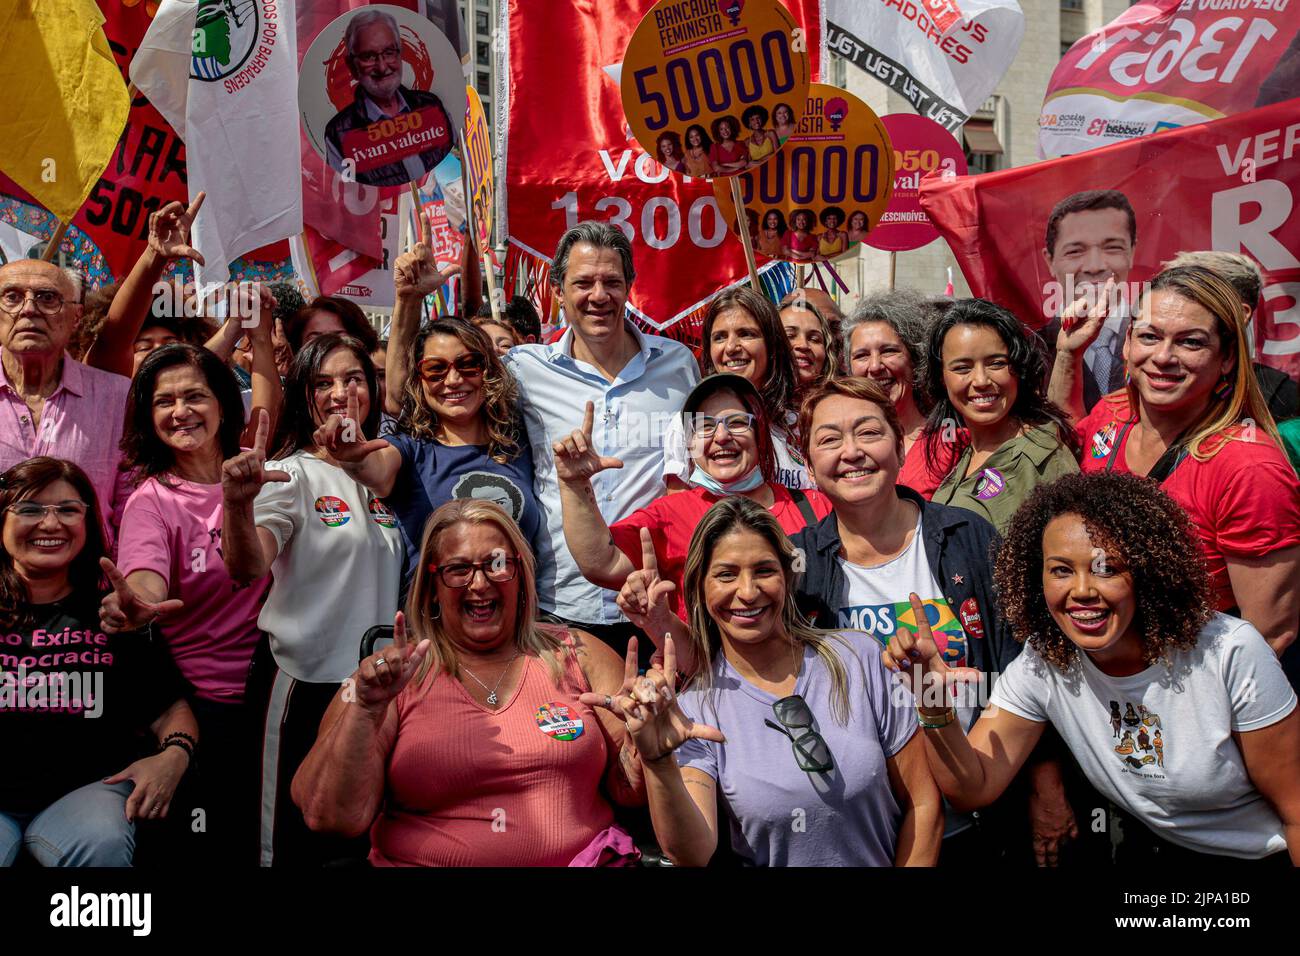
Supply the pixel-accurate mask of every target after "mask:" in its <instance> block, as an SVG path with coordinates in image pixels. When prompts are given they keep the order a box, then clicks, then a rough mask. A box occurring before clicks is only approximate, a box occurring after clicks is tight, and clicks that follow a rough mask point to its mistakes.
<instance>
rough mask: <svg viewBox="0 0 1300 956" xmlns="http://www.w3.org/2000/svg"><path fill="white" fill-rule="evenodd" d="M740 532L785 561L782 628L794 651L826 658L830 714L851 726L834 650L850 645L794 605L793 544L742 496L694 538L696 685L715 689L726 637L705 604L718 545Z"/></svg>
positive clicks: (844, 672) (845, 678)
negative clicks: (717, 662)
mask: <svg viewBox="0 0 1300 956" xmlns="http://www.w3.org/2000/svg"><path fill="white" fill-rule="evenodd" d="M736 529H744V530H748V531H752V532H754V533H755V534H757V535H759V536H760V537H762V538H763V539H764V540H765V541H766V542H767V544H768V545H769V546H770V547H771V549H772V551H773V552H774V553H775V554H776V556H777V560H779V561H780V562H781V571H782V575H783V577H784V578H785V603H784V604H782V606H781V624H782V628H783V630H784V631H785V633H786V635H787V637H788V638H789V640H790V644H791V647H792V648H793V649H795V650H799V651H802V650H803V648H804V647H805V646H807V647H811V648H812V649H813V650H814V651H816V653H817V656H818V657H820V658H821V659H822V663H823V664H825V665H826V670H827V671H828V672H829V674H830V677H831V713H832V715H833V716H834V718H835V720H836V721H837V722H838V723H839V724H841V725H844V724H847V723H848V721H849V717H850V715H851V712H852V708H851V706H850V704H849V674H848V669H847V668H846V667H845V666H844V661H843V659H842V658H841V657H840V654H839V652H838V651H837V650H836V649H835V646H834V645H836V644H839V645H841V646H843V647H845V648H846V649H848V645H847V644H845V642H844V640H843V639H842V638H841V637H840V636H839V635H837V634H836V633H835V632H833V631H824V630H821V629H819V628H815V627H813V626H812V625H811V624H809V623H808V621H807V620H806V619H805V618H804V616H803V614H802V613H800V611H799V608H798V605H796V604H795V600H794V576H795V571H794V545H792V544H791V543H790V539H789V538H787V537H786V535H785V532H784V531H782V530H781V525H780V524H779V523H778V522H777V520H776V518H774V517H773V516H772V514H771V512H769V511H768V510H767V509H766V508H764V507H763V506H762V505H760V504H759V503H758V502H756V501H752V500H751V499H749V498H742V497H740V496H739V495H736V496H733V497H730V498H723V499H722V500H721V501H719V502H718V503H717V504H715V505H714V506H713V507H712V508H710V509H709V511H708V513H707V514H706V515H705V516H704V518H703V519H701V521H700V523H699V526H698V527H696V529H695V533H694V534H693V535H692V536H691V546H690V550H689V551H688V552H687V555H686V573H685V581H684V588H685V595H686V606H687V608H688V609H689V611H690V622H689V623H690V628H691V646H692V648H693V649H694V651H695V659H696V661H698V662H699V668H698V670H697V671H696V674H695V677H694V678H692V685H693V686H697V687H700V688H701V689H703V690H705V691H708V690H711V689H712V687H713V665H714V661H715V659H716V657H717V655H718V653H719V650H720V649H721V646H722V634H721V632H720V631H719V629H718V622H717V621H715V620H714V619H713V617H712V615H710V614H709V609H708V605H707V604H706V603H705V600H704V583H705V578H706V577H707V576H708V571H709V563H710V562H711V561H712V560H713V551H714V549H715V548H716V547H717V544H718V541H719V540H721V539H722V537H723V536H724V535H726V534H728V533H730V532H731V531H734V530H736ZM715 709H716V708H715Z"/></svg>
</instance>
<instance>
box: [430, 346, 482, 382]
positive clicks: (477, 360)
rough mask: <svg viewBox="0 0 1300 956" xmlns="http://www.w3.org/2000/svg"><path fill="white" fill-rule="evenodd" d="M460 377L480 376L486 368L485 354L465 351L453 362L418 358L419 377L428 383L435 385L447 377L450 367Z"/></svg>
mask: <svg viewBox="0 0 1300 956" xmlns="http://www.w3.org/2000/svg"><path fill="white" fill-rule="evenodd" d="M453 368H454V369H455V370H456V371H457V372H459V373H460V375H461V377H462V378H480V377H482V375H483V372H484V371H486V370H487V356H486V355H484V354H483V353H481V352H467V353H465V354H464V355H461V356H458V357H457V358H456V360H455V361H454V362H448V361H446V360H445V359H438V358H427V359H421V360H420V378H422V379H424V381H426V382H428V383H429V384H430V385H436V384H437V383H438V382H441V381H442V380H443V379H445V378H446V377H447V373H448V372H450V371H451V370H452V369H453Z"/></svg>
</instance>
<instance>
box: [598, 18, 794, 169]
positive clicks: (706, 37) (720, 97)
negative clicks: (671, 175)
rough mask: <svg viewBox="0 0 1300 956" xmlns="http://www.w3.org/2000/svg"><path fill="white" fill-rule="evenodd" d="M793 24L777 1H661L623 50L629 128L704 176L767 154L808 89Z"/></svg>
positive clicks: (655, 150) (678, 165)
mask: <svg viewBox="0 0 1300 956" xmlns="http://www.w3.org/2000/svg"><path fill="white" fill-rule="evenodd" d="M797 31H798V24H797V23H796V22H795V19H794V17H792V16H791V15H790V12H789V11H788V10H786V8H785V7H783V6H782V5H781V4H780V3H778V2H777V0H660V2H659V3H656V4H655V5H654V6H653V7H652V8H651V9H650V12H649V13H647V14H646V15H645V18H644V19H643V20H642V21H641V23H640V24H639V25H638V26H637V28H636V32H635V33H633V34H632V39H631V41H630V42H629V43H628V46H627V52H626V53H625V54H624V56H623V78H622V94H623V112H624V114H625V115H626V116H627V122H628V126H629V127H631V129H632V135H633V136H635V137H636V138H637V141H638V142H639V143H640V144H641V146H642V147H643V148H644V149H645V150H646V152H648V153H649V154H650V155H651V156H653V157H654V158H655V159H657V160H658V161H659V162H660V163H661V164H662V165H664V166H665V167H667V168H668V169H671V170H672V171H673V172H677V173H683V174H685V175H687V176H694V177H698V178H701V179H713V178H716V177H722V176H735V175H737V174H738V173H742V172H744V171H745V170H746V169H749V168H751V167H754V166H760V165H762V164H764V163H766V162H767V161H768V160H769V159H771V158H772V156H773V155H775V153H776V151H777V150H778V149H779V148H780V146H781V144H782V143H783V142H785V140H786V138H787V137H789V136H791V135H792V134H793V133H794V132H795V129H796V127H797V126H798V123H799V119H800V117H801V116H802V115H803V108H804V101H805V99H806V98H807V94H808V81H809V79H810V77H811V75H812V73H811V64H810V61H809V58H808V50H807V45H806V43H800V42H799V38H800V37H802V33H799V32H797Z"/></svg>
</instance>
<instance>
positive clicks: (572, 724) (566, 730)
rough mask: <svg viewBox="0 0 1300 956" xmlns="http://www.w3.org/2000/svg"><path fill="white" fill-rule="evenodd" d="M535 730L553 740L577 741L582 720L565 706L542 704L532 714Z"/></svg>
mask: <svg viewBox="0 0 1300 956" xmlns="http://www.w3.org/2000/svg"><path fill="white" fill-rule="evenodd" d="M533 719H534V720H536V721H537V729H538V730H540V731H541V732H542V733H544V734H546V736H548V737H550V738H552V739H553V740H577V739H578V738H579V737H581V736H582V718H581V717H579V716H577V715H576V714H574V713H573V712H572V711H570V710H569V706H568V705H567V704H542V705H541V706H540V707H538V708H537V710H536V712H535V713H534V714H533Z"/></svg>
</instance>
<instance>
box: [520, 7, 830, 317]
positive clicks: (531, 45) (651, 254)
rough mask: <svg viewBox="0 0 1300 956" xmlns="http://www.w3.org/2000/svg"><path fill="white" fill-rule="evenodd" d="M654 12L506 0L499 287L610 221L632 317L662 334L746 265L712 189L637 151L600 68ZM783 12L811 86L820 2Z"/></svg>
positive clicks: (614, 89)
mask: <svg viewBox="0 0 1300 956" xmlns="http://www.w3.org/2000/svg"><path fill="white" fill-rule="evenodd" d="M653 5H654V0H630V2H626V3H597V4H574V3H572V2H570V0H527V2H524V0H508V3H507V8H506V17H507V25H508V31H507V33H508V37H509V48H508V49H509V58H508V59H509V71H510V72H509V77H508V81H507V83H506V84H505V86H506V88H507V89H508V92H509V123H510V125H509V135H508V137H507V144H508V148H507V155H506V175H505V182H506V185H507V193H508V196H509V199H510V207H509V209H508V211H507V212H508V217H507V221H506V226H507V228H508V232H509V235H510V245H511V248H510V254H509V259H508V261H507V264H506V269H507V273H508V277H507V281H509V274H511V273H514V272H515V271H516V270H517V269H519V268H520V267H523V268H527V269H531V270H533V271H534V274H535V275H536V274H537V273H538V272H540V270H539V269H538V266H540V265H542V264H543V263H544V261H545V260H548V259H549V258H550V256H551V255H552V254H553V253H554V251H555V245H556V243H557V242H558V241H559V239H560V236H561V235H562V234H563V233H564V231H565V229H566V228H568V226H570V225H572V224H573V223H575V222H577V221H578V220H580V219H605V220H609V221H610V222H612V223H614V224H615V225H618V226H620V227H621V228H622V229H623V230H624V232H627V233H630V235H631V238H632V247H633V251H634V253H635V256H636V268H637V277H636V282H635V283H633V286H632V293H631V296H630V299H629V301H628V308H629V310H630V311H631V313H632V314H633V315H634V316H636V317H637V318H639V319H640V320H642V321H643V322H644V323H646V324H648V325H649V326H650V327H652V328H654V329H663V330H667V329H669V327H671V326H674V324H675V323H678V322H680V320H682V319H683V318H684V317H686V316H690V315H691V314H692V313H693V312H698V310H699V309H701V307H702V306H703V305H704V304H705V303H706V302H707V300H708V299H709V298H710V297H711V296H712V295H713V293H715V292H716V291H717V290H718V289H719V288H721V287H723V286H726V285H729V284H732V283H735V282H739V281H741V280H743V279H744V278H745V277H746V275H747V269H746V266H745V256H744V252H743V250H742V248H741V245H740V242H739V240H737V239H736V238H735V237H734V236H732V235H730V230H729V229H728V227H727V223H726V222H724V221H723V219H722V216H721V215H720V214H719V212H718V207H717V203H716V201H715V200H714V198H713V189H712V187H711V186H710V184H709V183H708V182H705V181H702V180H695V181H693V182H690V183H687V182H685V181H684V180H683V179H682V177H680V176H678V175H676V174H674V173H671V172H669V171H668V170H667V169H664V168H663V167H661V166H660V165H659V164H658V163H657V162H655V160H654V159H653V157H651V156H650V155H648V154H647V153H646V152H645V151H644V150H643V149H642V148H641V147H640V146H639V145H638V144H637V142H636V140H635V139H633V138H632V136H631V134H630V133H629V132H628V129H627V125H626V121H625V119H624V116H623V106H622V101H621V99H620V97H619V85H618V83H616V82H615V81H614V79H613V78H612V77H611V76H610V75H609V74H608V73H606V72H605V68H606V67H610V66H616V65H618V64H621V63H622V61H623V52H624V50H625V48H626V47H627V43H628V40H629V39H630V38H631V36H632V32H633V30H635V29H636V26H637V24H638V23H639V22H640V20H641V18H642V17H643V16H644V15H645V13H646V11H647V10H649V9H650V8H651V7H652V6H653ZM786 6H787V7H788V8H789V9H790V12H791V13H792V14H793V15H794V17H795V19H796V20H797V21H798V22H799V24H800V25H801V28H802V29H803V31H804V40H805V42H806V43H807V48H808V51H809V54H810V55H811V57H812V71H813V77H814V78H816V77H817V76H818V75H819V71H820V66H821V58H820V50H821V18H820V9H819V3H818V0H787V2H786ZM539 77H541V78H543V81H542V82H539V81H538V78H539ZM498 95H499V96H500V95H502V93H501V92H500V91H498ZM541 297H542V298H546V296H541ZM667 334H670V335H673V336H674V337H680V338H685V339H690V338H691V337H692V335H693V334H694V335H698V330H696V329H694V328H693V327H691V324H690V323H687V325H686V327H683V328H673V329H671V330H670V331H668V333H667Z"/></svg>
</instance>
